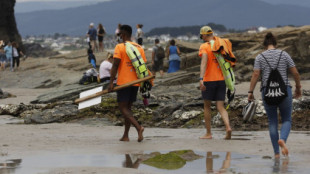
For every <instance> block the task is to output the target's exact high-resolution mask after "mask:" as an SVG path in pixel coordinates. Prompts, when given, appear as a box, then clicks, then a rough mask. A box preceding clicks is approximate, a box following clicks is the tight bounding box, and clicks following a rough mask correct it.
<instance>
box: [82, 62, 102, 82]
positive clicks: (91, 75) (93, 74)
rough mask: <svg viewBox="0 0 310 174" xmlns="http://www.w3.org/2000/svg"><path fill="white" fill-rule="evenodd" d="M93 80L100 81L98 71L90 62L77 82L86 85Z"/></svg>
mask: <svg viewBox="0 0 310 174" xmlns="http://www.w3.org/2000/svg"><path fill="white" fill-rule="evenodd" d="M93 82H97V83H99V82H100V79H99V73H98V71H97V70H96V68H93V65H92V64H90V69H89V70H87V71H85V72H84V73H83V77H82V78H81V80H80V82H79V84H81V85H87V84H90V83H93Z"/></svg>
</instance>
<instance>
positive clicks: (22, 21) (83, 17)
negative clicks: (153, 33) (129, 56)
mask: <svg viewBox="0 0 310 174" xmlns="http://www.w3.org/2000/svg"><path fill="white" fill-rule="evenodd" d="M309 16H310V8H306V7H298V6H294V5H272V4H268V3H266V2H262V1H257V0H233V1H232V0H216V1H214V0H195V1H188V0H156V1H155V0H113V1H109V2H102V3H98V4H96V5H89V6H83V7H76V8H68V9H64V10H46V11H37V12H30V13H18V14H16V19H17V24H18V28H19V31H20V33H21V34H22V35H23V36H25V35H39V34H52V33H65V34H69V35H84V34H85V33H86V31H87V29H88V25H89V23H90V22H94V23H95V24H98V23H99V22H100V23H103V25H104V26H105V28H106V30H107V32H108V33H110V34H112V33H114V30H115V28H116V26H117V24H118V23H126V24H130V25H133V26H135V25H136V24H137V23H142V24H144V26H145V27H144V28H143V30H144V31H145V32H147V31H149V30H150V29H152V28H155V27H175V26H190V25H203V24H206V23H209V22H214V23H217V24H223V25H225V26H226V27H227V28H234V29H245V28H249V27H252V26H266V27H275V26H277V25H290V24H292V25H307V24H310V21H309V19H308V17H309Z"/></svg>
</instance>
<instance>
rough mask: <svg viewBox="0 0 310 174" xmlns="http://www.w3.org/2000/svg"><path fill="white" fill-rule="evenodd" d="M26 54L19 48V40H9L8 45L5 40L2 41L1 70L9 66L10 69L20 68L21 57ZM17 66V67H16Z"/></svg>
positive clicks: (0, 42)
mask: <svg viewBox="0 0 310 174" xmlns="http://www.w3.org/2000/svg"><path fill="white" fill-rule="evenodd" d="M21 56H25V55H24V53H23V52H22V51H21V49H20V48H19V45H18V43H17V42H12V43H11V42H7V43H6V45H5V43H4V42H3V41H0V67H1V70H3V71H4V70H5V69H6V67H7V66H10V70H11V71H14V70H18V68H19V64H20V57H21ZM15 66H16V67H15Z"/></svg>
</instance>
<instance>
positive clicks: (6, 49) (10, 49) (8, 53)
mask: <svg viewBox="0 0 310 174" xmlns="http://www.w3.org/2000/svg"><path fill="white" fill-rule="evenodd" d="M4 52H5V56H6V61H7V62H6V63H7V64H10V67H11V71H14V69H13V62H12V61H13V47H12V43H11V42H8V44H7V45H6V46H5V47H4Z"/></svg>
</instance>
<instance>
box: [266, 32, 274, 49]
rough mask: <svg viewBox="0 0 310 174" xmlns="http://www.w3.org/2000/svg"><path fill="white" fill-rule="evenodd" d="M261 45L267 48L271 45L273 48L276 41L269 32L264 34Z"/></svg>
mask: <svg viewBox="0 0 310 174" xmlns="http://www.w3.org/2000/svg"><path fill="white" fill-rule="evenodd" d="M263 45H264V46H265V47H268V45H273V46H276V45H277V39H276V38H275V36H274V35H273V34H272V33H271V32H269V33H267V34H266V36H265V40H264V43H263Z"/></svg>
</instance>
